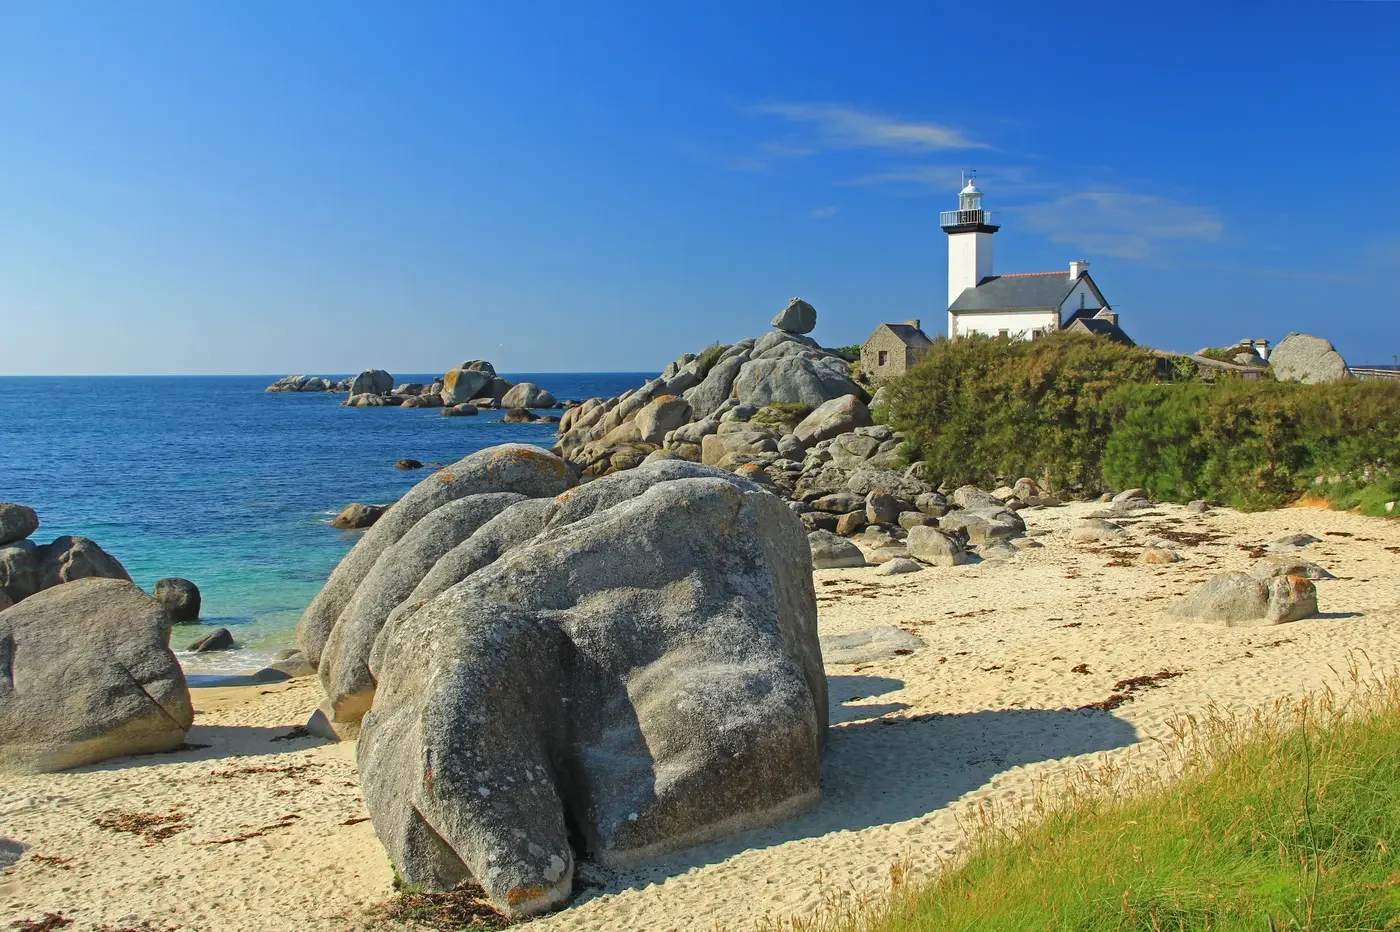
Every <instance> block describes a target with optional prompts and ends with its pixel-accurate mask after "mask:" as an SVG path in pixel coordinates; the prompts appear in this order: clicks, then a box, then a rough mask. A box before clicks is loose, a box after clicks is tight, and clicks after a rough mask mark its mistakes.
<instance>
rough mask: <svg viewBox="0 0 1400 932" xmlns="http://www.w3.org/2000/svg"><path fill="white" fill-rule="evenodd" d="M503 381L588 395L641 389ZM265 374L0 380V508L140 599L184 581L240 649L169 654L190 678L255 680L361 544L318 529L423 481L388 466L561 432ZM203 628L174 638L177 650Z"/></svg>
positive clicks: (586, 382) (609, 382) (542, 441)
mask: <svg viewBox="0 0 1400 932" xmlns="http://www.w3.org/2000/svg"><path fill="white" fill-rule="evenodd" d="M395 377H396V379H397V380H398V381H399V382H407V381H421V382H428V381H431V380H432V378H433V377H434V376H430V375H402V374H399V373H395ZM505 377H506V378H508V379H510V380H511V381H532V382H535V383H536V384H538V385H540V386H542V387H544V388H547V389H549V390H550V391H551V392H553V393H554V395H555V396H556V397H558V398H589V397H593V396H595V395H601V396H603V397H610V396H612V395H616V394H618V393H619V392H621V391H623V390H625V389H627V388H630V387H633V386H637V385H640V384H641V383H642V382H643V381H645V380H646V379H647V378H648V377H649V376H648V375H647V374H644V373H585V374H549V373H541V374H506V375H505ZM274 378H275V377H272V376H208V377H140V376H131V377H98V376H94V377H84V378H71V377H53V378H48V377H35V378H19V377H0V501H15V502H22V503H24V504H26V505H30V506H31V507H33V508H35V509H36V510H37V511H38V512H39V517H40V520H41V521H42V522H43V523H42V526H41V527H40V529H39V531H38V533H36V534H35V535H34V538H35V539H36V540H39V541H41V542H47V541H49V540H52V539H53V538H54V537H57V536H59V535H62V534H76V535H82V536H83V537H90V538H92V539H93V540H95V541H97V543H99V544H100V545H102V547H103V548H104V549H105V550H107V551H108V552H109V553H111V554H112V555H113V556H115V557H117V559H119V560H121V561H122V563H123V564H124V565H125V566H126V568H127V570H128V571H129V572H130V573H131V577H132V579H133V580H135V581H136V583H137V585H139V586H141V587H142V588H144V589H146V590H147V591H149V590H150V588H151V587H152V586H153V585H154V583H155V581H156V580H157V579H160V578H161V577H163V576H184V577H186V578H188V579H192V580H194V581H195V583H197V584H198V585H199V587H200V590H201V592H202V593H203V596H204V610H203V616H204V624H205V625H206V626H214V625H224V626H227V627H229V628H230V629H231V630H232V631H233V632H234V637H235V638H236V639H237V641H238V642H239V644H240V646H241V649H240V650H237V651H233V652H229V653H223V654H206V655H200V656H198V657H196V656H194V655H187V654H185V653H184V652H183V651H180V652H179V653H180V655H181V660H182V662H183V663H184V664H185V667H186V670H187V671H188V672H190V673H192V674H230V673H243V672H249V671H250V670H252V669H256V668H257V667H259V666H261V665H262V664H263V663H264V662H265V661H266V659H267V658H268V657H269V656H270V655H271V654H272V653H273V652H275V651H276V650H277V649H278V648H280V647H286V646H288V645H290V644H292V643H293V641H294V632H295V628H296V623H297V619H298V618H299V617H300V616H301V612H302V610H303V609H304V608H305V607H306V606H307V605H308V604H309V603H310V601H311V599H312V597H314V596H315V594H316V592H317V591H318V590H319V589H320V587H321V584H322V583H323V582H324V581H325V579H326V577H327V576H328V575H329V574H330V572H331V570H332V569H333V568H334V567H335V565H336V563H337V562H338V561H339V560H340V558H341V557H342V556H344V555H345V553H346V551H348V550H349V549H350V547H351V546H353V545H354V543H355V540H356V539H357V535H356V534H354V533H353V532H344V531H337V530H335V529H333V528H331V527H330V526H329V524H328V522H329V520H330V518H331V517H333V516H334V515H335V513H336V512H338V511H339V510H340V509H341V508H342V507H344V506H345V505H346V504H349V503H350V502H355V501H359V502H390V501H393V500H395V499H397V498H398V497H399V496H400V495H402V494H403V493H404V492H405V491H406V490H407V489H408V488H409V487H411V486H412V485H413V484H414V483H416V482H418V481H419V480H421V479H422V478H424V477H425V476H426V475H427V472H426V471H418V472H403V471H400V470H396V469H394V468H393V464H394V462H395V461H396V460H399V459H404V458H413V459H418V460H421V461H423V462H424V463H430V462H434V461H436V462H442V463H448V462H452V461H453V460H457V459H460V458H461V457H463V456H465V455H467V454H468V453H471V452H473V451H475V450H480V449H482V448H484V447H488V446H493V445H495V444H498V443H507V442H522V443H537V444H539V445H541V446H545V447H547V446H549V445H550V444H551V443H553V438H554V428H555V425H553V424H505V423H503V422H502V420H501V416H502V415H501V412H499V411H495V412H485V413H483V414H482V415H481V416H480V417H474V418H445V417H439V416H438V414H437V411H436V410H435V409H408V410H404V409H400V408H346V407H344V406H343V405H342V404H341V402H342V401H344V399H345V396H344V395H336V394H323V393H315V394H273V395H269V394H266V393H265V392H264V391H263V389H264V388H265V387H266V386H267V385H268V384H269V383H271V382H272V381H274ZM206 630H207V628H206ZM201 633H203V632H201V631H200V630H199V629H198V628H195V627H192V626H185V627H181V628H177V629H176V631H175V635H174V637H173V638H172V645H173V646H175V647H176V648H177V649H178V648H182V647H184V646H185V645H186V644H188V643H189V642H190V641H193V640H194V639H195V637H197V636H198V635H199V634H201Z"/></svg>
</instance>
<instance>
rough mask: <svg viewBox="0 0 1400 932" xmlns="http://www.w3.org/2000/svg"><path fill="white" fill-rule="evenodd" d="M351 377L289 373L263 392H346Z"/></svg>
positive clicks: (348, 389) (348, 388)
mask: <svg viewBox="0 0 1400 932" xmlns="http://www.w3.org/2000/svg"><path fill="white" fill-rule="evenodd" d="M351 381H353V380H352V379H339V380H337V379H328V378H324V377H322V376H319V375H289V376H285V377H283V378H280V379H278V380H277V381H276V382H273V383H272V384H271V385H269V386H268V387H267V388H265V389H263V391H265V392H348V391H350V383H351Z"/></svg>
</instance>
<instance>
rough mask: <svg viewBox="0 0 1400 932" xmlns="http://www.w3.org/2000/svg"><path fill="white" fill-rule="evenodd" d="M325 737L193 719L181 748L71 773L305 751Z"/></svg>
mask: <svg viewBox="0 0 1400 932" xmlns="http://www.w3.org/2000/svg"><path fill="white" fill-rule="evenodd" d="M325 743H326V742H325V740H324V739H322V738H317V737H315V736H314V735H308V734H306V733H305V730H304V729H296V728H292V727H291V726H287V725H284V726H282V727H280V728H261V727H255V726H251V725H247V726H245V725H201V724H199V723H198V720H196V722H195V725H194V727H193V728H191V729H190V730H189V732H188V733H187V734H186V735H185V743H184V745H183V746H182V747H179V748H176V749H175V750H173V751H156V752H154V753H151V754H134V755H131V756H129V757H114V758H112V759H111V760H105V761H102V762H101V763H98V764H89V765H87V766H86V767H75V768H73V771H72V772H74V773H95V772H100V771H107V770H128V769H130V768H133V767H154V766H157V765H160V764H187V763H191V762H195V761H205V760H225V759H227V758H231V757H253V756H255V755H259V754H286V753H288V752H291V751H305V750H306V749H307V748H313V747H317V746H319V745H322V744H325Z"/></svg>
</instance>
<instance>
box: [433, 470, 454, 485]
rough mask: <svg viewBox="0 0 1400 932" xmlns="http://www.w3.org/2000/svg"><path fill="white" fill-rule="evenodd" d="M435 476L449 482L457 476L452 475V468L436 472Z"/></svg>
mask: <svg viewBox="0 0 1400 932" xmlns="http://www.w3.org/2000/svg"><path fill="white" fill-rule="evenodd" d="M437 477H438V479H439V480H441V481H442V482H451V481H452V480H453V479H456V478H457V477H456V476H455V475H453V473H452V470H450V469H444V470H442V471H441V472H439V473H438V474H437Z"/></svg>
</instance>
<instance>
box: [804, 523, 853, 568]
mask: <svg viewBox="0 0 1400 932" xmlns="http://www.w3.org/2000/svg"><path fill="white" fill-rule="evenodd" d="M807 544H808V546H810V547H811V549H812V568H813V569H817V570H835V569H844V568H846V567H852V566H864V565H865V554H863V553H861V552H860V548H859V547H857V546H856V545H855V544H853V543H851V542H850V541H848V540H844V539H843V538H840V537H837V536H836V535H835V534H833V533H831V532H830V531H813V532H812V533H810V534H808V535H807Z"/></svg>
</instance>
